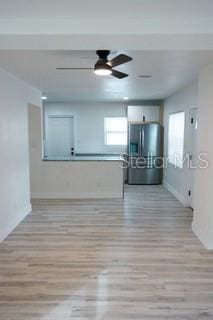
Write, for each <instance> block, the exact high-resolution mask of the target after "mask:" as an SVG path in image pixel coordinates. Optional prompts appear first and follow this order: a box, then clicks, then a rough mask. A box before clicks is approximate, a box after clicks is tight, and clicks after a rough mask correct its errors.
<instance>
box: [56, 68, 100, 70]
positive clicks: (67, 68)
mask: <svg viewBox="0 0 213 320" xmlns="http://www.w3.org/2000/svg"><path fill="white" fill-rule="evenodd" d="M93 69H94V68H56V70H93Z"/></svg>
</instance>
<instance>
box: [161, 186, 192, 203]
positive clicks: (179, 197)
mask: <svg viewBox="0 0 213 320" xmlns="http://www.w3.org/2000/svg"><path fill="white" fill-rule="evenodd" d="M163 186H164V187H165V188H166V189H167V190H168V191H169V192H170V193H171V194H172V195H173V196H174V197H175V198H176V199H177V200H178V201H180V202H181V203H182V205H183V206H184V207H187V199H186V198H185V197H184V196H183V195H182V194H181V193H180V192H179V191H177V190H176V189H175V188H174V187H172V186H171V185H170V184H169V183H168V182H167V181H166V180H163Z"/></svg>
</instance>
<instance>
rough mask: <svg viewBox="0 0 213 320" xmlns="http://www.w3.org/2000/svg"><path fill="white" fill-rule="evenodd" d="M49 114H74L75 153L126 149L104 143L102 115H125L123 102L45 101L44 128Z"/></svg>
mask: <svg viewBox="0 0 213 320" xmlns="http://www.w3.org/2000/svg"><path fill="white" fill-rule="evenodd" d="M49 115H73V116H74V119H75V120H74V121H75V152H76V153H120V152H123V151H125V150H126V148H125V147H120V146H106V145H105V144H104V117H111V116H112V117H114V116H118V117H126V105H125V104H122V103H92V104H91V103H88V104H86V103H45V104H44V119H45V126H44V127H45V128H47V120H48V116H49ZM45 136H47V135H45Z"/></svg>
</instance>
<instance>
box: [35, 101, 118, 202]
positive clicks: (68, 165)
mask: <svg viewBox="0 0 213 320" xmlns="http://www.w3.org/2000/svg"><path fill="white" fill-rule="evenodd" d="M41 137H42V133H41V110H40V108H39V107H36V106H32V105H31V106H30V107H29V138H30V168H31V170H30V182H31V183H30V186H31V197H32V198H53V199H54V198H56V199H58V198H60V199H63V198H69V199H71V198H74V199H77V198H122V197H123V169H122V162H121V161H118V162H113V161H42V145H41Z"/></svg>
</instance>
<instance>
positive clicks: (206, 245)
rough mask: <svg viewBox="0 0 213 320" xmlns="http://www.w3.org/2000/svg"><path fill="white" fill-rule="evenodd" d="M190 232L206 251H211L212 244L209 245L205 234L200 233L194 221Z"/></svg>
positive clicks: (212, 248)
mask: <svg viewBox="0 0 213 320" xmlns="http://www.w3.org/2000/svg"><path fill="white" fill-rule="evenodd" d="M192 231H193V232H194V234H195V235H196V237H197V238H198V239H199V240H200V242H201V243H202V244H203V245H204V247H205V248H206V249H207V250H213V243H210V241H209V239H208V237H207V235H206V233H204V232H203V231H201V229H200V228H199V227H198V225H197V224H196V223H195V222H194V221H193V222H192Z"/></svg>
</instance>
